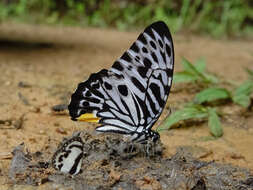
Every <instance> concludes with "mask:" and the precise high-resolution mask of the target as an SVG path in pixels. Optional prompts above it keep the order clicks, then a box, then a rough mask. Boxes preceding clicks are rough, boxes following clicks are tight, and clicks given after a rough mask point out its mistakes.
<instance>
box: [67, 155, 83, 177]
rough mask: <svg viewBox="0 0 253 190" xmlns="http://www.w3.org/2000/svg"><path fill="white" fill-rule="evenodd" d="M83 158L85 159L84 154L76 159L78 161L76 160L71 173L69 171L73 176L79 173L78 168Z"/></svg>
mask: <svg viewBox="0 0 253 190" xmlns="http://www.w3.org/2000/svg"><path fill="white" fill-rule="evenodd" d="M82 157H83V153H80V154H79V155H78V156H77V157H76V159H75V160H74V164H73V166H72V167H71V169H70V171H69V173H70V174H71V175H73V174H75V173H76V172H77V167H78V164H79V162H81V159H82Z"/></svg>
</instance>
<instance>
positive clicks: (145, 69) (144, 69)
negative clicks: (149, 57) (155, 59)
mask: <svg viewBox="0 0 253 190" xmlns="http://www.w3.org/2000/svg"><path fill="white" fill-rule="evenodd" d="M148 69H149V68H148V67H143V66H140V67H138V68H137V71H138V73H139V74H140V75H141V77H143V78H145V77H147V72H148Z"/></svg>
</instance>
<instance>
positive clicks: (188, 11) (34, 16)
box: [0, 0, 253, 37]
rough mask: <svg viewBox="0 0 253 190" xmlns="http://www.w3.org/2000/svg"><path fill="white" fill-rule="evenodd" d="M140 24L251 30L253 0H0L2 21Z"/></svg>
mask: <svg viewBox="0 0 253 190" xmlns="http://www.w3.org/2000/svg"><path fill="white" fill-rule="evenodd" d="M5 20H15V21H20V22H26V23H27V22H28V23H47V24H64V25H78V26H98V27H116V28H118V29H121V30H129V29H132V28H140V27H144V26H146V25H148V24H150V23H151V22H153V21H156V20H163V21H165V22H166V23H167V24H168V25H169V27H170V28H171V30H172V32H175V31H180V30H187V31H193V32H198V33H208V34H211V35H212V36H215V37H220V36H243V35H245V34H246V35H250V34H252V33H253V26H252V25H253V24H252V23H253V3H252V1H251V0H222V1H221V0H178V1H173V0H125V1H121V0H104V1H102V0H1V2H0V21H5Z"/></svg>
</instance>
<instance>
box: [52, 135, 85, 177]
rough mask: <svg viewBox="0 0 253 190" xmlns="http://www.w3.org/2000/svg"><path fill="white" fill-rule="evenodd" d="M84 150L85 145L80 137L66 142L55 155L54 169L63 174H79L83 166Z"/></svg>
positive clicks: (53, 160) (53, 159)
mask: <svg viewBox="0 0 253 190" xmlns="http://www.w3.org/2000/svg"><path fill="white" fill-rule="evenodd" d="M83 148H84V144H83V141H82V139H81V137H79V136H74V137H72V138H70V139H68V140H66V141H65V142H64V143H63V144H62V145H61V146H60V148H59V149H58V150H57V151H56V152H55V153H54V155H53V158H52V164H53V167H54V168H55V169H56V170H59V171H61V172H63V173H69V174H71V175H76V174H78V173H79V172H80V170H81V166H82V160H83Z"/></svg>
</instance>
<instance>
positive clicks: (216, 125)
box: [208, 108, 223, 137]
mask: <svg viewBox="0 0 253 190" xmlns="http://www.w3.org/2000/svg"><path fill="white" fill-rule="evenodd" d="M208 113H209V117H208V127H209V129H210V132H211V134H212V135H213V136H215V137H221V136H222V135H223V129H222V127H221V123H220V119H219V117H218V115H217V113H216V111H215V109H214V108H210V109H208Z"/></svg>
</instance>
